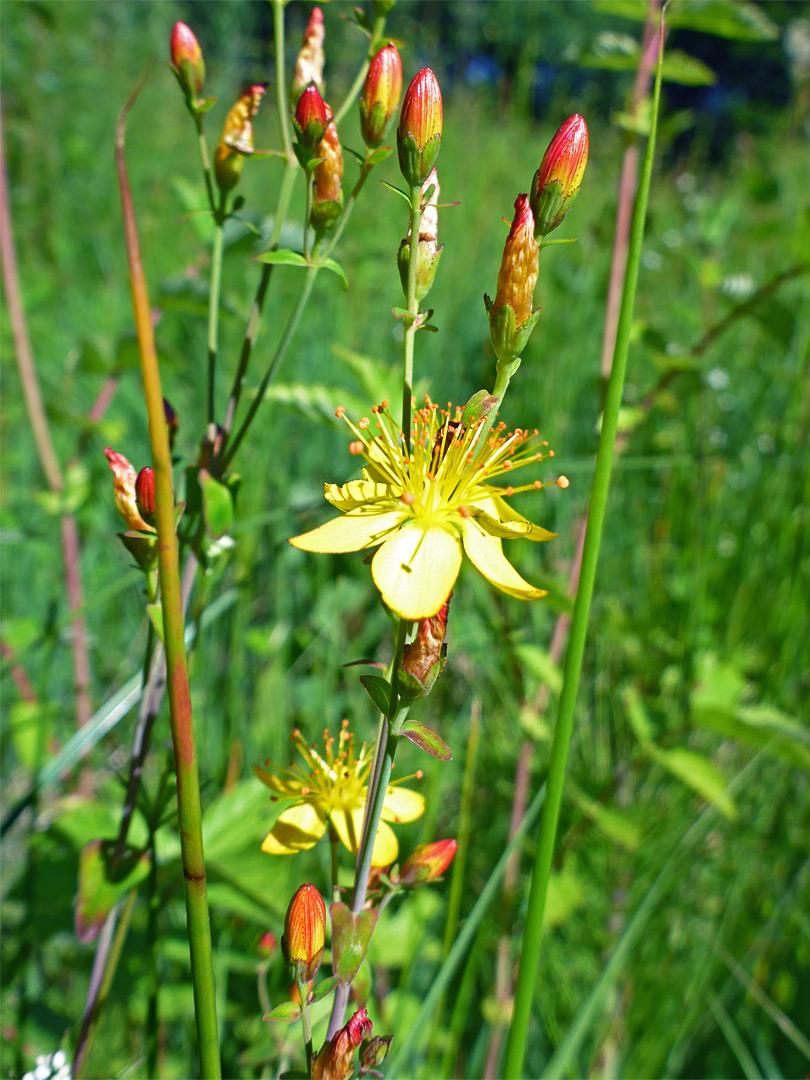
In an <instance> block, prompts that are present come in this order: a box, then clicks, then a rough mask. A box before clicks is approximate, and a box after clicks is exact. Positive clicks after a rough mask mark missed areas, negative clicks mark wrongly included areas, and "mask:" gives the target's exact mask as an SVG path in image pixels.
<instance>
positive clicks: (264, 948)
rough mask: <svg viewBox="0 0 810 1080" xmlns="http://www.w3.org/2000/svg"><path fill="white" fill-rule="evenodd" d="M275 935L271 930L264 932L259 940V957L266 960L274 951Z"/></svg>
mask: <svg viewBox="0 0 810 1080" xmlns="http://www.w3.org/2000/svg"><path fill="white" fill-rule="evenodd" d="M276 944H277V942H276V935H275V934H274V933H273V931H272V930H268V931H266V933H264V934H262V936H261V937H260V938H259V956H261V957H262V958H263V959H265V960H267V959H268V958H269V957H271V956H272V955H273V953H274V952H275V950H276Z"/></svg>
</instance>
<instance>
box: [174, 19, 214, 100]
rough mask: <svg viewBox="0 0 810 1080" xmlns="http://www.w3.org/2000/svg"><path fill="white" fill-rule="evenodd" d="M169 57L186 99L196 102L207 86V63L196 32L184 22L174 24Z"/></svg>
mask: <svg viewBox="0 0 810 1080" xmlns="http://www.w3.org/2000/svg"><path fill="white" fill-rule="evenodd" d="M169 55H170V56H171V60H172V67H173V68H174V71H175V74H176V75H177V78H178V79H179V81H180V85H181V86H182V88H183V90H184V91H185V94H186V97H188V98H189V99H190V100H194V101H196V99H197V98H198V97H199V96H200V94H201V93H202V90H203V86H204V85H205V62H204V60H203V54H202V49H201V48H200V43H199V42H198V41H197V38H196V37H195V36H194V31H193V30H192V29H191V28H190V27H188V26H186V24H185V23H184V22H176V23H175V24H174V29H173V30H172V36H171V40H170V42H169Z"/></svg>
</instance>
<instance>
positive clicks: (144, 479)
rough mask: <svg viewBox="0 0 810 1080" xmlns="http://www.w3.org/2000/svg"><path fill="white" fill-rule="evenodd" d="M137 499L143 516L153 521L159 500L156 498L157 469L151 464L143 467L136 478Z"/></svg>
mask: <svg viewBox="0 0 810 1080" xmlns="http://www.w3.org/2000/svg"><path fill="white" fill-rule="evenodd" d="M135 501H136V503H137V504H138V509H139V510H140V512H141V516H142V517H143V518H144V519H145V520H146V521H151V520H152V518H153V517H154V516H155V510H156V509H157V502H156V500H155V470H154V469H152V468H151V467H150V466H149V465H147V466H146V467H145V468H143V469H141V471H140V472H139V473H138V475H137V477H136V479H135Z"/></svg>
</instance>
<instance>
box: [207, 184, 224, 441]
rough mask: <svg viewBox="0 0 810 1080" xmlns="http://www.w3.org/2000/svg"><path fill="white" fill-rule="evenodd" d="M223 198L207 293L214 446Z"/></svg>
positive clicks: (216, 220) (213, 438)
mask: <svg viewBox="0 0 810 1080" xmlns="http://www.w3.org/2000/svg"><path fill="white" fill-rule="evenodd" d="M224 203H225V198H224V196H223V199H222V204H221V205H220V208H219V210H218V211H217V212H216V213H215V214H214V243H213V247H212V249H211V286H210V289H209V293H208V442H209V445H210V446H212V447H213V446H214V443H215V441H216V436H217V428H216V404H215V400H214V391H215V383H216V370H217V340H218V337H219V298H220V293H221V291H222V252H223V250H224V237H225V214H224V210H225V206H224Z"/></svg>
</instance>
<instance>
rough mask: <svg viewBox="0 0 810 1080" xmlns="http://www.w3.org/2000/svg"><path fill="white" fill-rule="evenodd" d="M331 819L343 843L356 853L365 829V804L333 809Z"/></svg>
mask: <svg viewBox="0 0 810 1080" xmlns="http://www.w3.org/2000/svg"><path fill="white" fill-rule="evenodd" d="M329 820H330V821H331V822H332V824H333V825H334V826H335V832H336V833H337V834H338V838H339V840H340V842H341V844H343V846H344V847H345V848H348V849H349V851H350V852H351V853H352V855H356V854H357V849H358V847H359V846H360V835H361V833H362V831H363V805H362V804H361V805H359V806H355V807H353V808H352V809H351V810H333V811H332V814H331V816H330V818H329Z"/></svg>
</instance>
